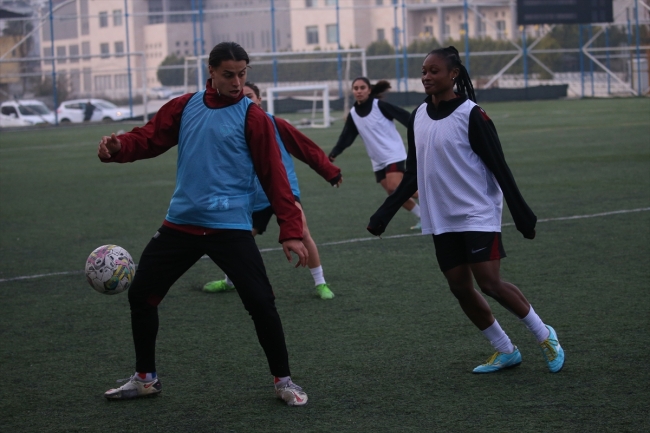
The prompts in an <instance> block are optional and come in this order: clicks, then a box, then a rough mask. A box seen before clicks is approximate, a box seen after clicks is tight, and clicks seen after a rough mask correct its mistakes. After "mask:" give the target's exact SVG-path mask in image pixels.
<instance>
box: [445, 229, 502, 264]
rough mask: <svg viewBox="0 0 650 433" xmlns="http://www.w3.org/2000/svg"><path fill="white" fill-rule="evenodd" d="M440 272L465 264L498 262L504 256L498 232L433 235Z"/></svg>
mask: <svg viewBox="0 0 650 433" xmlns="http://www.w3.org/2000/svg"><path fill="white" fill-rule="evenodd" d="M433 244H434V245H435V247H436V258H437V259H438V266H440V270H441V271H442V272H447V271H448V270H450V269H453V268H455V267H456V266H460V265H463V264H466V263H481V262H489V261H491V260H500V259H502V258H504V257H505V256H506V251H505V250H504V249H503V243H502V242H501V233H500V232H450V233H442V234H440V235H433Z"/></svg>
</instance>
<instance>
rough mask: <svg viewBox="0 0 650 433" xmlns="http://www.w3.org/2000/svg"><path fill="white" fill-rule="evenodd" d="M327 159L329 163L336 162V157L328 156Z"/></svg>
mask: <svg viewBox="0 0 650 433" xmlns="http://www.w3.org/2000/svg"><path fill="white" fill-rule="evenodd" d="M328 158H329V160H330V162H334V161H336V156H332V155H330V156H328Z"/></svg>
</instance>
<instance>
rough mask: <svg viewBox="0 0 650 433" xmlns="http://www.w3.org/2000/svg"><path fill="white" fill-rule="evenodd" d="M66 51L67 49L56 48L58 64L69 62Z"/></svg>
mask: <svg viewBox="0 0 650 433" xmlns="http://www.w3.org/2000/svg"><path fill="white" fill-rule="evenodd" d="M66 51H67V50H66V49H65V47H56V56H57V57H58V59H56V62H57V63H65V62H66V61H67V59H66V58H65V57H66V54H65V53H66Z"/></svg>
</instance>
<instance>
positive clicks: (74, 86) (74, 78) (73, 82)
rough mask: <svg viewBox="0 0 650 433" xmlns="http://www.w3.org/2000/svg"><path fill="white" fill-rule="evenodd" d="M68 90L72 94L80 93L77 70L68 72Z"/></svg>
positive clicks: (79, 79)
mask: <svg viewBox="0 0 650 433" xmlns="http://www.w3.org/2000/svg"><path fill="white" fill-rule="evenodd" d="M70 90H71V91H72V93H79V92H81V74H80V73H79V69H72V70H71V71H70Z"/></svg>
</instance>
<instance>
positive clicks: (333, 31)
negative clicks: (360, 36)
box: [325, 24, 338, 44]
mask: <svg viewBox="0 0 650 433" xmlns="http://www.w3.org/2000/svg"><path fill="white" fill-rule="evenodd" d="M325 32H326V33H327V43H328V44H336V43H337V42H338V37H337V25H336V24H328V25H326V26H325Z"/></svg>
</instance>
